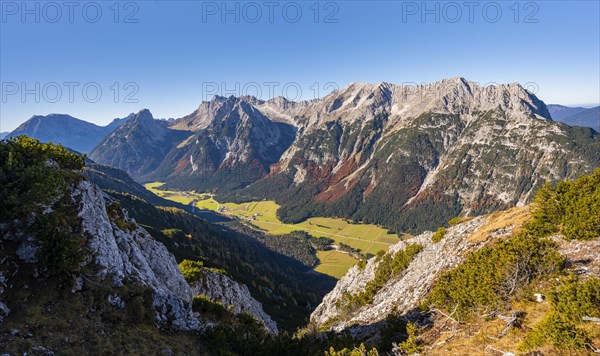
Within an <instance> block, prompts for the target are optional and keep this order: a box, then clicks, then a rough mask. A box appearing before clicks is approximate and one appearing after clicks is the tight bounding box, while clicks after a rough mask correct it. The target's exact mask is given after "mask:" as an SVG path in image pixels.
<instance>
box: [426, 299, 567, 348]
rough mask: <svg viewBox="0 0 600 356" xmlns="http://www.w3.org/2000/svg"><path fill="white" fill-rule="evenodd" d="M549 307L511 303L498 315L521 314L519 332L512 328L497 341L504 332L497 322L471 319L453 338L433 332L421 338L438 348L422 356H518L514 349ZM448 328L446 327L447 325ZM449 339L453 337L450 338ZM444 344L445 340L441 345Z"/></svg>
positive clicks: (544, 303) (442, 331) (447, 332)
mask: <svg viewBox="0 0 600 356" xmlns="http://www.w3.org/2000/svg"><path fill="white" fill-rule="evenodd" d="M550 310H551V306H550V303H549V302H548V301H545V302H543V303H537V302H535V301H530V300H525V301H519V302H515V303H513V305H512V306H511V309H510V310H507V311H502V312H500V314H502V315H505V316H510V315H511V314H512V313H513V312H516V311H522V312H525V317H524V319H523V324H522V326H521V328H512V329H511V330H510V331H508V333H507V334H506V335H505V336H504V337H502V338H498V335H499V334H500V333H501V332H502V331H503V330H504V328H505V326H506V323H505V322H504V321H502V320H500V319H498V318H494V319H490V320H485V319H484V318H475V319H473V320H470V321H469V322H468V323H466V324H462V325H459V326H456V329H455V330H456V331H455V333H454V334H453V333H452V332H451V331H450V330H451V328H448V329H447V330H436V329H435V328H434V329H432V330H430V331H427V332H426V333H425V334H423V338H424V339H425V340H426V342H427V344H429V345H436V344H439V345H437V346H435V347H433V348H432V349H429V350H427V349H426V350H425V352H423V354H424V355H502V353H501V352H500V351H503V352H512V353H514V354H518V352H517V347H518V346H519V344H520V343H521V342H522V341H523V338H524V337H525V334H526V332H527V330H529V329H530V328H531V327H533V326H534V325H535V324H537V323H539V322H540V321H541V320H542V319H543V318H544V317H545V316H546V315H547V313H548V312H550ZM448 325H450V324H448ZM452 335H454V336H453V337H452ZM444 340H447V341H445V342H444ZM543 351H544V352H545V353H544V354H546V355H557V354H558V353H557V350H551V349H548V350H543Z"/></svg>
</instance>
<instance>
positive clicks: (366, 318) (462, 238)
mask: <svg viewBox="0 0 600 356" xmlns="http://www.w3.org/2000/svg"><path fill="white" fill-rule="evenodd" d="M488 223H489V219H488V218H486V217H477V218H475V219H473V220H471V221H468V222H465V223H462V224H459V225H456V226H454V227H451V228H449V229H448V231H447V233H446V235H445V237H444V238H443V239H442V240H441V241H439V242H433V241H432V240H431V237H432V235H433V234H432V233H431V232H426V233H423V234H421V235H419V236H416V237H414V238H411V239H407V240H404V241H401V242H399V243H397V244H396V245H393V246H391V247H390V249H389V251H388V252H387V254H390V255H393V254H395V253H396V252H397V251H399V250H402V249H404V248H405V247H406V246H407V245H408V244H412V243H417V244H419V245H421V246H422V247H423V250H422V252H420V253H419V254H418V255H417V256H416V257H415V258H414V260H413V261H412V262H411V263H410V265H409V266H408V268H407V269H406V270H404V271H403V272H401V273H400V274H399V275H397V276H395V277H392V278H391V279H390V280H389V281H388V282H387V283H386V284H385V285H384V286H383V287H382V288H381V289H380V290H379V291H378V292H377V293H376V295H375V296H374V299H373V303H371V304H368V305H364V306H362V307H361V308H359V309H358V310H356V311H353V312H351V313H350V314H348V313H347V312H346V311H343V310H340V309H338V307H337V306H336V303H337V302H338V301H339V300H340V299H341V298H342V295H343V294H344V293H350V294H356V293H359V292H361V291H363V290H364V288H365V286H366V285H367V283H368V282H369V281H371V280H373V278H374V275H375V270H376V269H377V266H378V264H379V263H380V262H379V261H381V259H377V258H376V257H373V258H371V259H370V260H369V261H368V262H367V264H366V267H365V268H364V269H362V270H361V269H360V268H359V267H358V266H354V267H352V268H351V269H350V270H349V271H348V273H347V274H346V275H345V276H344V277H343V278H342V279H340V280H339V281H338V283H337V285H336V286H335V288H334V289H333V290H332V291H331V292H330V293H329V294H327V295H326V296H325V298H324V299H323V302H322V303H321V304H320V305H319V306H318V307H317V308H316V309H315V311H314V312H313V313H312V315H311V317H310V320H311V321H312V322H314V323H315V324H317V325H319V326H326V327H327V328H329V329H331V330H334V331H342V330H346V329H349V328H350V327H351V326H352V330H351V331H352V332H353V333H354V334H361V335H363V336H364V335H365V334H369V333H370V332H371V331H375V330H374V329H376V327H375V326H374V325H376V324H378V323H379V322H381V321H383V320H384V319H385V318H386V316H388V315H389V314H391V313H392V312H396V313H399V314H401V315H407V314H408V315H410V313H411V311H413V310H414V309H415V308H417V307H418V306H419V304H420V303H421V302H422V300H423V298H424V297H425V296H426V295H427V293H428V292H429V290H430V289H431V287H432V286H433V283H434V281H435V280H436V278H437V277H438V276H439V275H440V273H441V272H443V271H446V270H448V269H450V268H453V267H455V266H457V265H458V264H460V263H461V262H463V261H464V260H465V257H466V256H467V254H469V253H470V252H472V251H475V250H478V249H480V248H481V247H483V246H484V245H485V244H486V243H487V242H488V241H489V240H490V239H491V238H498V237H501V236H506V235H508V234H510V233H511V232H512V229H513V226H512V225H510V224H508V225H507V226H503V227H498V228H497V229H494V230H490V231H489V234H482V235H483V238H477V239H474V238H473V234H474V233H477V232H478V231H481V229H485V226H486V224H488Z"/></svg>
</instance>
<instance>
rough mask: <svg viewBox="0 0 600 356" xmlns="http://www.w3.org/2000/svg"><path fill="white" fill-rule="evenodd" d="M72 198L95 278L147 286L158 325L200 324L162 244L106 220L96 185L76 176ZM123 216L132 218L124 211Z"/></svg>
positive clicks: (139, 231)
mask: <svg viewBox="0 0 600 356" xmlns="http://www.w3.org/2000/svg"><path fill="white" fill-rule="evenodd" d="M73 197H74V198H76V199H80V201H81V209H80V214H79V216H80V217H81V219H82V227H83V229H84V231H85V233H87V234H88V236H89V240H88V248H89V249H90V250H91V251H92V253H91V255H90V256H91V257H90V258H91V259H92V261H90V262H93V263H94V264H96V265H97V266H98V267H100V272H99V273H98V277H99V278H107V277H110V278H112V281H113V284H114V285H116V286H118V285H121V284H122V283H124V282H125V281H126V280H132V281H135V282H139V283H141V284H142V285H145V286H148V287H150V288H152V290H153V299H154V300H153V305H154V307H155V308H156V320H157V322H158V323H159V325H162V326H171V327H173V328H174V329H178V330H198V329H200V326H201V324H200V322H199V321H198V318H197V317H196V316H195V315H194V313H193V312H192V303H191V302H192V297H193V295H192V291H191V288H190V287H189V285H188V284H187V282H186V281H185V279H184V278H183V276H182V275H181V272H180V271H179V268H178V267H177V262H176V261H175V257H174V256H173V255H172V254H171V253H170V252H169V251H167V248H166V247H165V246H164V245H163V244H161V243H160V242H158V241H156V240H154V239H153V238H152V237H151V236H150V235H149V234H148V232H146V230H144V229H143V228H142V227H140V226H138V225H137V224H134V225H133V226H135V230H133V231H124V230H122V229H120V228H119V227H118V226H117V225H116V224H115V223H114V222H112V221H111V220H110V219H109V217H108V214H107V212H106V203H105V201H104V198H103V197H102V191H101V190H100V188H98V187H97V186H96V185H94V184H92V183H90V182H88V181H82V182H81V183H80V184H79V185H78V186H77V188H76V189H75V190H74V192H73ZM124 213H125V214H126V212H124ZM126 220H127V221H128V222H133V220H131V219H129V218H128V217H127V216H126Z"/></svg>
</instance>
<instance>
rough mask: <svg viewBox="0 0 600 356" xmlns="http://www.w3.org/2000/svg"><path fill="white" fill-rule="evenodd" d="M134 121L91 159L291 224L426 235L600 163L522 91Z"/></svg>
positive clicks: (457, 91)
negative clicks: (250, 203) (273, 206)
mask: <svg viewBox="0 0 600 356" xmlns="http://www.w3.org/2000/svg"><path fill="white" fill-rule="evenodd" d="M136 117H138V118H140V117H143V118H144V120H142V121H143V122H145V124H140V120H137V119H136V120H131V121H130V122H128V123H127V124H126V125H123V126H121V127H119V128H117V129H116V130H115V131H114V132H113V133H112V134H111V135H109V136H108V137H107V138H106V139H105V140H104V141H103V142H102V143H100V144H99V145H98V146H97V147H96V148H94V149H93V150H92V152H91V153H90V157H91V158H92V159H94V160H95V161H97V162H98V163H102V164H107V165H112V166H116V167H118V168H122V169H124V170H126V171H127V172H128V173H130V174H131V175H132V176H133V177H134V178H135V179H138V180H140V181H164V182H166V185H165V187H166V188H176V189H188V190H197V191H207V192H213V193H217V194H219V195H221V197H222V198H223V199H226V200H229V201H247V200H255V199H274V200H276V201H277V203H279V204H281V205H282V208H281V209H280V210H279V211H278V215H279V217H280V218H281V219H282V220H284V221H285V222H298V221H301V220H304V219H306V218H308V217H311V216H338V217H344V218H349V219H353V220H357V221H363V222H368V223H376V224H380V225H383V226H386V227H388V228H391V229H394V230H396V231H399V232H400V231H401V232H404V231H423V230H424V229H431V228H434V227H436V226H439V224H440V223H443V222H444V221H447V220H449V219H451V218H453V217H455V216H458V215H476V214H481V213H486V212H490V211H493V210H497V209H503V208H508V207H511V206H514V205H523V204H525V203H527V202H528V201H529V200H530V199H531V197H532V196H533V195H532V193H533V192H534V191H535V190H536V189H537V188H539V187H540V186H541V184H542V183H543V182H545V181H555V180H560V179H564V178H574V177H577V176H579V175H580V174H582V173H586V172H590V171H591V170H593V169H594V168H595V167H598V166H599V165H600V147H599V136H598V133H597V132H594V131H593V130H591V129H588V128H583V127H571V126H568V125H565V124H563V123H559V122H556V121H553V120H552V118H551V114H550V112H549V110H548V108H547V107H546V105H545V104H544V103H543V102H542V101H541V100H539V99H538V98H537V97H536V96H535V95H533V94H531V93H529V92H527V91H526V90H525V89H524V88H523V87H521V86H520V85H519V84H505V85H498V86H495V87H481V86H478V85H477V84H475V83H473V82H470V81H467V80H465V79H464V78H452V79H447V80H443V81H440V82H437V83H432V84H427V85H418V86H397V85H394V84H389V83H379V84H371V83H353V84H350V85H348V86H347V87H345V88H343V89H341V90H339V91H336V92H334V93H331V94H329V95H328V96H326V97H324V98H322V99H318V100H311V101H301V102H293V101H288V100H286V99H285V98H281V97H280V98H275V99H271V100H267V101H264V100H259V99H256V98H254V97H240V98H235V97H229V98H224V97H215V98H213V99H212V100H211V101H209V102H203V103H202V104H201V105H200V106H199V108H198V109H197V110H196V111H194V112H193V113H191V114H190V115H187V116H185V117H183V118H180V119H178V120H174V121H172V122H158V121H156V120H155V121H152V118H151V115H150V113H149V112H147V111H143V112H140V113H138V114H137V115H136ZM151 123H153V124H152V125H153V126H152V129H151V130H149V129H148V128H149V126H150V125H151ZM149 132H152V134H149ZM425 212H427V214H424V213H425Z"/></svg>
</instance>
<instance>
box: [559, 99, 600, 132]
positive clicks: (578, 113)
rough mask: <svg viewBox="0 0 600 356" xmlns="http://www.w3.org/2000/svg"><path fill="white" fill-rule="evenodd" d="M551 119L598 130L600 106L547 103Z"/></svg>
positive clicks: (599, 126)
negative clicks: (569, 105) (584, 106)
mask: <svg viewBox="0 0 600 356" xmlns="http://www.w3.org/2000/svg"><path fill="white" fill-rule="evenodd" d="M548 110H549V111H550V114H551V115H552V119H553V120H556V121H560V122H564V123H565V124H567V125H571V126H586V127H591V128H593V129H594V130H596V132H600V106H596V107H593V108H589V109H586V108H582V107H568V106H562V105H553V104H551V105H548Z"/></svg>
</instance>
